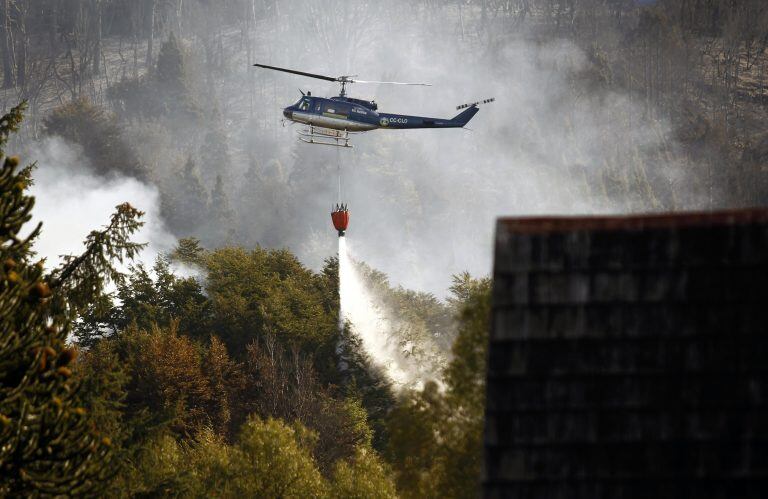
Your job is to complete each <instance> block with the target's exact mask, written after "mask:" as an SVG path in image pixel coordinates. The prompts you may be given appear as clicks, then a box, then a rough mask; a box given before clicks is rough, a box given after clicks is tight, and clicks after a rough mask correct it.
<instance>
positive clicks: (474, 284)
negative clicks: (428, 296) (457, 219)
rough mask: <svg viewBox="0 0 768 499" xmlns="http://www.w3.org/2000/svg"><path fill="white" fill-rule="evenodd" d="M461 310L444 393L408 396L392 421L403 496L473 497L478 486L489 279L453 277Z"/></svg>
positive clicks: (433, 390) (393, 458)
mask: <svg viewBox="0 0 768 499" xmlns="http://www.w3.org/2000/svg"><path fill="white" fill-rule="evenodd" d="M451 291H452V292H453V295H454V296H453V298H452V299H451V301H450V302H451V304H452V305H453V306H454V307H455V308H456V309H457V311H458V316H457V319H458V323H459V327H458V335H457V337H456V340H455V341H454V344H453V348H452V353H453V359H452V360H451V362H450V363H449V365H448V367H447V368H446V371H445V391H444V393H441V392H440V390H439V388H438V386H437V385H436V384H434V383H429V384H427V385H425V387H424V389H423V390H422V391H421V392H420V393H418V392H414V393H410V394H407V395H406V396H405V397H404V398H403V400H401V402H400V404H399V405H398V407H397V408H396V409H395V410H394V411H393V412H392V413H391V414H390V416H389V418H388V432H389V441H388V445H387V450H386V456H387V458H388V459H389V461H390V463H391V464H392V466H393V468H394V469H395V472H396V477H397V484H398V490H399V491H400V493H401V494H402V495H403V496H405V497H475V496H476V495H477V493H478V490H479V486H480V473H481V466H482V432H483V415H484V405H485V369H486V367H485V362H486V360H485V357H486V354H487V348H488V326H489V322H488V320H489V315H490V280H489V279H482V280H475V279H472V278H470V277H469V275H468V274H461V275H459V276H455V277H454V285H453V286H452V288H451Z"/></svg>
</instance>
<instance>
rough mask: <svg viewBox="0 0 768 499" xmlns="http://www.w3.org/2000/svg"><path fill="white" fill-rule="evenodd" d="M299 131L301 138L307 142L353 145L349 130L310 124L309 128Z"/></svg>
mask: <svg viewBox="0 0 768 499" xmlns="http://www.w3.org/2000/svg"><path fill="white" fill-rule="evenodd" d="M298 133H299V140H300V141H302V142H306V143H307V144H316V145H321V146H334V147H352V145H351V144H350V143H349V139H350V137H349V136H350V132H348V131H347V130H333V129H331V128H322V127H317V126H314V125H309V126H308V127H307V128H304V129H302V130H299V132H298ZM353 133H354V132H353Z"/></svg>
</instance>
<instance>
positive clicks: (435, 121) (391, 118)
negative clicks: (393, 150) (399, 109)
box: [379, 106, 478, 130]
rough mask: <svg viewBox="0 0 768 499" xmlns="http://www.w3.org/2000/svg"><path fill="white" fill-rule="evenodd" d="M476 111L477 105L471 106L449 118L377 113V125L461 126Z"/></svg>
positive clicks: (407, 126)
mask: <svg viewBox="0 0 768 499" xmlns="http://www.w3.org/2000/svg"><path fill="white" fill-rule="evenodd" d="M477 111H478V109H477V106H472V107H470V108H468V109H466V110H465V111H463V112H461V113H459V114H457V115H456V116H454V117H453V118H450V119H444V118H427V117H426V116H407V115H404V114H387V113H379V118H380V120H379V125H380V128H391V129H394V130H401V129H409V128H461V127H463V126H465V125H466V124H467V123H469V120H471V119H472V117H473V116H474V115H475V114H477Z"/></svg>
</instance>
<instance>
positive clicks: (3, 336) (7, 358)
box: [0, 104, 142, 497]
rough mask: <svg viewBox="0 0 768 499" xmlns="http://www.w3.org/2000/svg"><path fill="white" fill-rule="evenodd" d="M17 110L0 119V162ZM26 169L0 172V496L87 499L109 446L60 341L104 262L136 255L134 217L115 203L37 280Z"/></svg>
mask: <svg viewBox="0 0 768 499" xmlns="http://www.w3.org/2000/svg"><path fill="white" fill-rule="evenodd" d="M24 108H25V104H21V105H19V106H18V107H15V108H13V109H12V110H11V111H10V112H9V113H8V114H6V115H5V116H3V117H2V119H0V155H2V149H3V148H4V146H5V144H6V143H7V141H8V138H9V135H10V133H12V132H16V131H17V130H18V126H19V124H20V122H21V120H22V112H23V110H24ZM31 171H32V167H31V166H29V167H26V168H21V169H20V168H19V160H18V158H16V157H6V158H5V159H4V161H3V162H2V166H1V167H0V265H1V267H0V495H1V496H8V497H20V496H24V497H28V496H40V495H51V496H60V495H67V496H73V495H83V494H93V493H95V492H96V491H97V490H98V489H99V487H100V486H102V485H103V483H105V481H106V479H107V478H108V477H109V475H110V474H112V473H114V468H115V466H114V465H113V460H112V459H111V454H112V451H111V442H110V440H109V438H108V437H106V436H103V435H100V434H99V432H98V431H97V430H96V429H95V428H94V424H93V421H92V420H91V419H90V416H89V412H88V410H87V409H86V408H85V407H83V405H82V400H81V399H80V398H79V395H78V393H79V381H78V380H77V379H76V377H73V370H74V369H75V368H76V365H75V362H74V361H75V357H76V354H77V351H76V350H75V349H73V348H72V347H71V346H69V345H68V344H67V342H66V341H67V337H68V335H69V333H70V327H71V324H72V322H73V320H74V319H75V318H76V316H77V314H78V313H79V312H80V311H81V310H83V309H84V308H85V307H86V306H87V305H88V303H89V302H90V301H92V300H93V299H94V298H95V297H96V296H99V295H101V294H102V293H103V289H104V285H105V283H106V282H107V281H108V280H110V279H111V280H118V281H119V280H120V277H121V275H120V274H119V273H118V271H117V270H116V269H115V268H114V267H113V265H112V262H113V261H114V260H115V259H117V260H120V261H122V260H124V259H126V258H128V259H130V258H133V257H134V256H135V255H136V253H137V251H138V250H139V249H140V248H141V245H138V244H135V243H132V242H130V240H129V238H130V236H131V235H132V234H133V233H134V232H135V231H136V230H137V229H138V228H139V227H140V226H141V222H140V221H139V219H140V217H141V216H142V213H141V212H139V211H138V210H136V209H135V208H133V207H131V206H130V205H128V204H123V205H121V206H118V208H117V212H116V213H115V214H114V215H113V216H112V219H111V220H110V223H109V225H108V226H107V227H106V228H105V229H104V230H102V231H94V232H92V233H91V234H90V235H89V236H88V237H87V239H86V241H85V244H86V250H85V252H84V253H83V254H81V255H80V256H77V257H74V256H72V257H67V258H65V260H64V262H63V263H62V264H61V266H60V267H58V268H57V269H55V270H54V271H53V272H52V273H50V274H47V275H46V274H45V272H44V267H43V265H42V263H40V262H39V263H33V262H31V260H32V258H33V256H34V253H33V251H32V249H31V245H32V243H33V242H34V240H35V238H36V237H37V236H38V235H39V234H40V231H41V224H38V225H37V226H36V227H35V228H34V229H33V230H32V231H31V233H30V235H29V236H27V237H23V238H22V237H20V234H22V233H24V232H26V230H25V225H26V224H27V223H28V222H29V220H30V218H31V216H32V215H31V212H32V208H33V206H34V198H33V197H31V196H29V195H27V194H26V187H27V186H28V185H29V183H30V182H31Z"/></svg>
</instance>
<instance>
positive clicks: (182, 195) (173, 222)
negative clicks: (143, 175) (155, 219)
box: [162, 156, 209, 237]
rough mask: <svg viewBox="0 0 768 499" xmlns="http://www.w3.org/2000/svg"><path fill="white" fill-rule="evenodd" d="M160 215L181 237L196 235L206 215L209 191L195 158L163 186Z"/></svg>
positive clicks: (190, 159) (188, 160)
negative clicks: (204, 184) (201, 177)
mask: <svg viewBox="0 0 768 499" xmlns="http://www.w3.org/2000/svg"><path fill="white" fill-rule="evenodd" d="M164 194H165V195H164V196H163V207H162V208H163V216H164V217H165V219H166V220H168V223H169V224H170V226H171V227H172V228H173V230H174V232H176V233H177V234H179V235H180V236H184V237H189V236H191V235H194V234H197V233H198V231H199V230H200V228H201V227H203V226H204V225H205V222H206V215H207V214H208V212H209V211H208V206H209V205H208V191H206V189H205V187H203V182H202V180H201V179H200V174H199V172H198V169H197V166H196V164H195V160H194V158H192V156H190V157H189V158H188V159H187V162H186V163H185V164H184V167H183V168H182V169H181V170H179V171H178V172H176V174H175V175H174V177H173V178H171V180H170V181H169V182H168V184H167V185H166V187H165V189H164Z"/></svg>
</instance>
